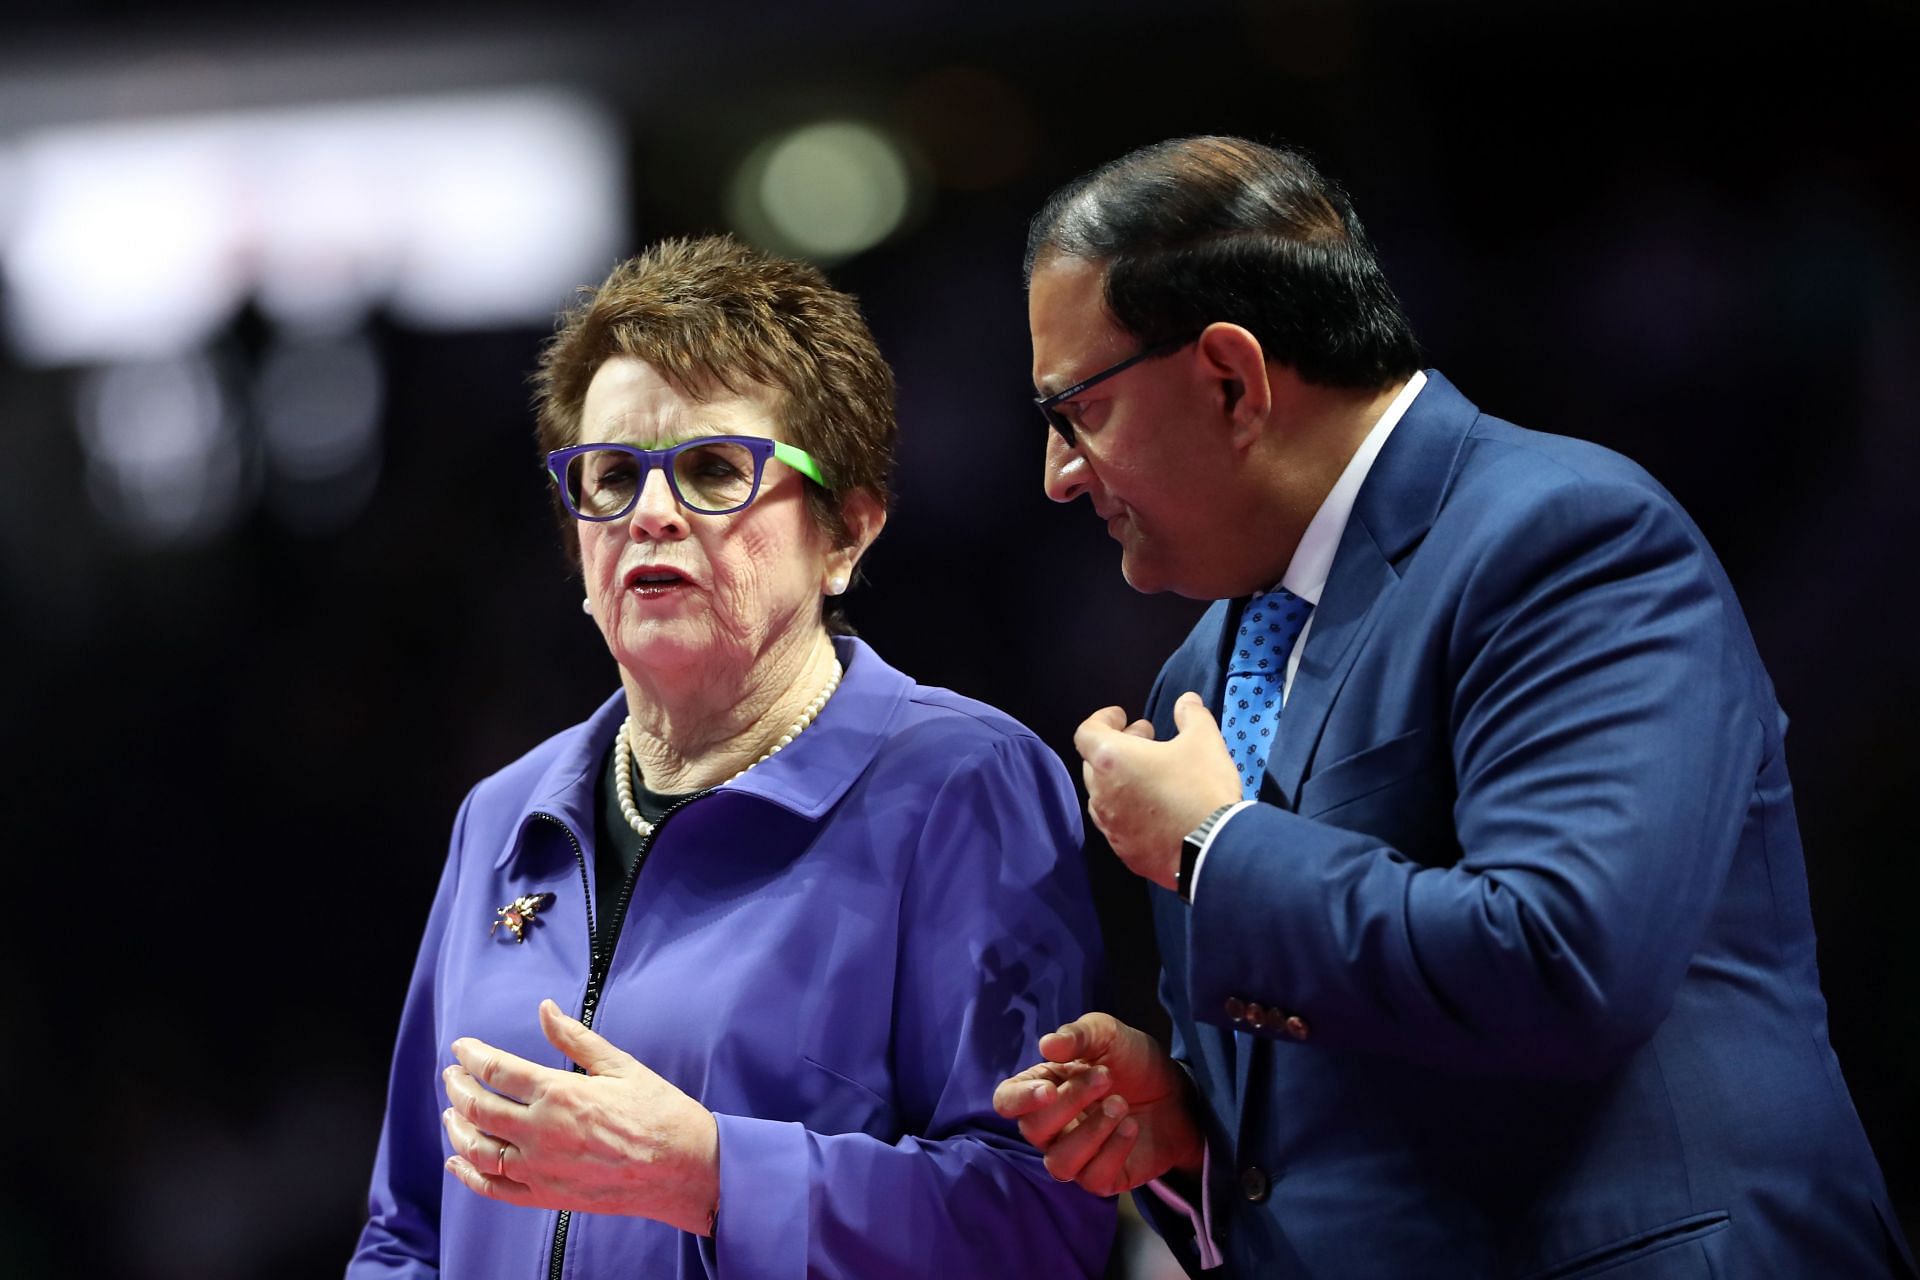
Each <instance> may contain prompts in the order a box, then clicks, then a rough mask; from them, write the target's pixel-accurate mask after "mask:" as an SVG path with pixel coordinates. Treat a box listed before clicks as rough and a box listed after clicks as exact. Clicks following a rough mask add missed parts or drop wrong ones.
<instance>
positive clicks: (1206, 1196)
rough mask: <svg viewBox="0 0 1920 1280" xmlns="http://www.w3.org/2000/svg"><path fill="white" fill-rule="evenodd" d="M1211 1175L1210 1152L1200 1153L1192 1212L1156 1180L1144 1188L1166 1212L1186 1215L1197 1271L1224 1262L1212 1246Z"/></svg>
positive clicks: (1214, 1245) (1171, 1191) (1184, 1198)
mask: <svg viewBox="0 0 1920 1280" xmlns="http://www.w3.org/2000/svg"><path fill="white" fill-rule="evenodd" d="M1212 1172H1213V1148H1211V1147H1202V1148H1201V1149H1200V1209H1199V1211H1198V1212H1195V1211H1194V1208H1193V1206H1192V1205H1190V1204H1188V1203H1187V1198H1186V1197H1185V1196H1183V1195H1181V1194H1180V1193H1179V1192H1178V1191H1175V1190H1174V1189H1173V1188H1172V1187H1170V1186H1168V1185H1167V1184H1166V1182H1164V1181H1163V1180H1161V1179H1159V1178H1155V1179H1154V1180H1153V1181H1151V1182H1149V1183H1148V1184H1147V1188H1148V1190H1150V1191H1152V1192H1153V1194H1155V1195H1157V1196H1159V1197H1160V1199H1161V1200H1162V1201H1164V1202H1165V1203H1166V1205H1167V1207H1168V1208H1170V1209H1176V1210H1178V1211H1179V1212H1181V1213H1184V1214H1186V1215H1187V1221H1189V1222H1191V1223H1192V1224H1193V1242H1194V1244H1196V1245H1197V1246H1199V1249H1200V1269H1201V1270H1202V1271H1211V1270H1213V1269H1214V1268H1215V1267H1217V1266H1219V1265H1220V1264H1221V1263H1222V1262H1224V1261H1226V1259H1224V1258H1222V1257H1221V1256H1220V1246H1219V1245H1217V1244H1215V1243H1214V1242H1213V1196H1212V1194H1211V1193H1210V1192H1209V1191H1208V1190H1207V1187H1208V1185H1209V1183H1210V1182H1211V1181H1212V1179H1211V1178H1209V1177H1208V1175H1209V1174H1210V1173H1212Z"/></svg>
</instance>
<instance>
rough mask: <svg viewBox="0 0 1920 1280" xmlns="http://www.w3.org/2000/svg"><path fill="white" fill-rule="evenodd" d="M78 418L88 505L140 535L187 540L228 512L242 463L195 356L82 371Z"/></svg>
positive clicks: (237, 493)
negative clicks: (90, 497)
mask: <svg viewBox="0 0 1920 1280" xmlns="http://www.w3.org/2000/svg"><path fill="white" fill-rule="evenodd" d="M79 425H80V443H81V445H82V446H83V448H84V449H85V451H86V455H87V490H88V492H89V493H90V494H91V495H92V497H93V501H94V504H95V505H96V506H97V507H98V508H99V509H100V511H101V513H102V514H103V515H104V516H106V517H107V518H108V519H109V520H110V521H111V522H112V523H114V524H117V525H119V526H120V527H122V528H124V529H126V530H128V531H129V532H131V533H132V534H133V535H134V536H135V537H136V538H138V539H139V540H140V541H142V542H145V543H150V544H157V545H176V544H181V543H190V542H197V541H200V540H202V539H204V538H206V537H209V536H211V535H213V534H215V533H218V532H220V531H221V530H222V529H224V528H226V527H227V525H228V524H229V523H230V522H231V521H232V519H233V518H234V516H235V515H236V514H237V513H238V511H239V507H240V497H241V488H242V478H243V475H244V466H243V462H244V460H243V458H242V457H241V452H240V448H239V446H238V442H237V440H236V438H235V432H234V424H233V414H232V413H231V411H230V410H229V407H228V405H227V403H226V397H225V395H224V394H223V393H222V391H221V387H220V382H219V379H218V377H217V376H216V375H215V373H214V370H213V367H212V365H211V364H209V363H208V361H207V360H206V359H205V358H204V357H200V356H191V357H181V358H175V359H168V360H157V361H151V362H146V363H141V364H124V365H112V366H109V367H107V368H104V369H97V370H93V371H91V372H89V373H88V374H87V375H85V377H84V378H83V379H82V380H81V383H80V413H79Z"/></svg>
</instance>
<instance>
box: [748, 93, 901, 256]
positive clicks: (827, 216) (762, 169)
mask: <svg viewBox="0 0 1920 1280" xmlns="http://www.w3.org/2000/svg"><path fill="white" fill-rule="evenodd" d="M912 194H913V190H912V174H911V171H910V169H909V167H908V164H907V159H906V156H905V155H904V154H903V153H902V151H901V149H900V145H899V143H897V142H896V141H894V139H893V138H892V137H890V136H889V135H888V134H886V133H884V132H882V131H881V130H879V129H876V128H874V127H873V126H872V125H868V124H862V123H860V122H858V121H852V120H840V121H826V122H822V123H817V124H810V125H803V126H802V127H800V128H798V129H794V130H792V131H791V132H788V133H785V134H782V135H780V136H779V137H776V138H773V139H770V140H769V141H767V142H764V143H762V144H761V145H760V146H758V147H756V148H755V149H754V150H753V152H752V153H751V154H749V155H748V156H747V159H746V160H745V162H744V163H742V165H741V166H740V169H739V172H737V173H736V174H735V175H734V179H733V189H732V196H731V200H730V212H731V214H732V217H733V221H734V225H735V226H736V227H738V228H739V230H740V231H741V233H742V234H743V235H745V236H746V237H747V238H748V239H750V240H753V241H756V242H758V243H760V244H764V245H766V246H767V247H769V248H771V249H774V250H777V251H779V252H782V253H794V254H799V255H801V256H803V257H807V258H811V259H813V260H814V261H816V262H822V263H833V262H838V261H840V260H842V259H845V258H850V257H852V256H853V255H854V254H857V253H861V252H863V251H865V250H867V249H871V248H872V247H873V246H874V245H877V244H879V243H880V242H881V241H882V240H885V239H886V238H887V237H888V236H890V235H892V234H893V233H894V231H895V230H897V229H898V228H899V226H900V224H901V222H903V221H904V220H905V218H906V216H907V210H908V208H909V207H910V205H911V202H912Z"/></svg>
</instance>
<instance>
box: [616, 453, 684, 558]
mask: <svg viewBox="0 0 1920 1280" xmlns="http://www.w3.org/2000/svg"><path fill="white" fill-rule="evenodd" d="M627 529H628V532H629V533H630V534H631V535H632V536H633V537H634V538H635V539H639V538H643V537H644V538H652V539H655V540H658V541H667V540H670V539H673V538H682V537H685V536H686V533H687V513H686V511H685V510H684V509H683V508H682V507H681V506H680V500H679V499H678V498H676V497H675V496H674V492H673V486H672V485H671V484H669V483H667V469H666V468H665V467H649V468H647V476H646V479H644V480H642V481H641V482H640V496H639V497H638V498H637V499H635V500H634V504H633V510H632V511H631V512H629V513H628V515H627Z"/></svg>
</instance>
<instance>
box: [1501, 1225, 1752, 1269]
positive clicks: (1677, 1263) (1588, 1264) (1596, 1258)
mask: <svg viewBox="0 0 1920 1280" xmlns="http://www.w3.org/2000/svg"><path fill="white" fill-rule="evenodd" d="M1731 1221H1732V1219H1731V1218H1729V1217H1728V1216H1727V1214H1726V1212H1725V1211H1724V1210H1718V1211H1715V1212H1712V1213H1696V1214H1694V1215H1693V1216H1691V1217H1687V1218H1681V1219H1679V1220H1678V1221H1675V1222H1669V1223H1667V1224H1666V1225H1665V1226H1660V1227H1654V1228H1653V1229H1652V1230H1650V1231H1641V1232H1636V1233H1635V1234H1633V1235H1630V1236H1626V1237H1624V1238H1622V1239H1619V1240H1615V1241H1613V1242H1611V1243H1609V1244H1603V1245H1601V1246H1600V1247H1599V1248H1597V1249H1589V1250H1587V1251H1586V1252H1585V1253H1582V1254H1580V1255H1579V1256H1577V1257H1573V1258H1568V1259H1566V1260H1565V1261H1562V1262H1556V1263H1554V1264H1553V1265H1552V1266H1549V1267H1546V1268H1545V1269H1543V1270H1540V1271H1530V1272H1528V1273H1527V1275H1526V1277H1525V1280H1586V1278H1587V1277H1589V1276H1600V1275H1605V1276H1608V1277H1610V1280H1680V1278H1681V1277H1691V1276H1702V1277H1705V1276H1711V1275H1712V1274H1713V1271H1712V1269H1711V1268H1710V1267H1707V1266H1706V1265H1704V1264H1700V1265H1688V1264H1687V1263H1686V1260H1685V1259H1684V1257H1682V1256H1681V1255H1677V1254H1676V1255H1673V1256H1671V1257H1665V1258H1661V1259H1660V1261H1659V1262H1654V1261H1651V1260H1652V1259H1654V1258H1655V1257H1657V1256H1659V1255H1662V1254H1666V1253H1667V1251H1668V1250H1670V1249H1677V1248H1679V1247H1680V1246H1681V1245H1683V1244H1691V1243H1692V1242H1694V1241H1696V1240H1701V1239H1705V1238H1706V1237H1707V1236H1710V1235H1713V1234H1714V1233H1715V1232H1719V1231H1725V1230H1726V1229H1727V1226H1728V1225H1729V1223H1730V1222H1731ZM1639 1264H1645V1265H1639ZM1665 1264H1671V1265H1665Z"/></svg>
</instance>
